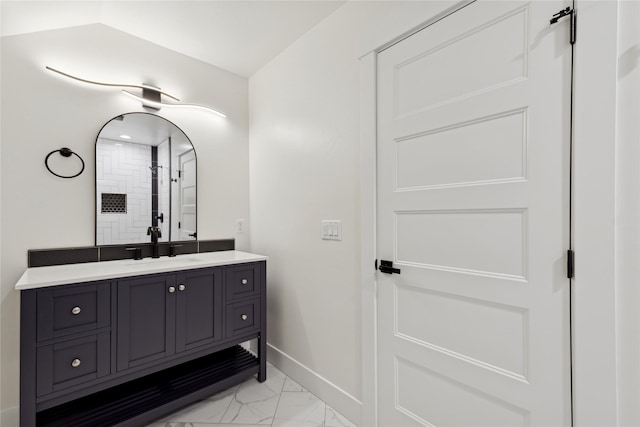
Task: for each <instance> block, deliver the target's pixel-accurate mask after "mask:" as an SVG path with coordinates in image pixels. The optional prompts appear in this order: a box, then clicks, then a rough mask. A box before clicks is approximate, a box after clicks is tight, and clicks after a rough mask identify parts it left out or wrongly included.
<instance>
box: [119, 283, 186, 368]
mask: <svg viewBox="0 0 640 427" xmlns="http://www.w3.org/2000/svg"><path fill="white" fill-rule="evenodd" d="M175 285H176V279H175V276H174V275H156V276H149V277H143V278H138V279H130V280H123V281H119V282H118V335H117V336H118V347H117V348H118V350H117V352H118V356H117V362H118V370H119V371H121V370H123V369H127V368H131V367H134V366H138V365H142V364H144V363H148V362H151V361H154V360H158V359H162V358H163V357H166V356H168V355H171V354H174V353H175V335H176V331H175V312H176V308H175V306H176V303H175V296H174V293H172V292H170V291H169V288H170V287H173V288H174V289H175Z"/></svg>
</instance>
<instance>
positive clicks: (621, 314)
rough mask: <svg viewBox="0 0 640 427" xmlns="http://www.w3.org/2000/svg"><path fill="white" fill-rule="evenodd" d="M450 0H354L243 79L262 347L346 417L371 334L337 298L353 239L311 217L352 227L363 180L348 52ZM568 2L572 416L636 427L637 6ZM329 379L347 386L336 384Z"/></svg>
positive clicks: (359, 396)
mask: <svg viewBox="0 0 640 427" xmlns="http://www.w3.org/2000/svg"><path fill="white" fill-rule="evenodd" d="M452 4H453V2H448V3H446V5H445V6H443V5H442V3H436V2H384V1H382V2H351V3H349V4H347V5H346V6H344V7H342V8H341V9H339V10H338V11H337V12H335V13H334V14H333V15H331V16H330V17H329V18H327V19H326V20H325V21H323V22H322V23H320V24H319V25H318V26H317V27H315V28H314V29H313V30H312V31H310V32H309V33H307V34H306V35H305V36H304V37H302V38H301V39H300V40H298V41H297V42H296V43H295V44H294V45H292V46H291V47H290V48H289V49H287V50H286V51H285V52H284V53H283V54H281V55H280V56H278V57H277V58H276V59H275V60H273V61H272V62H271V63H270V64H268V65H267V66H265V67H264V68H263V69H261V70H260V71H259V72H258V73H256V74H255V75H254V76H253V77H252V78H251V79H250V85H249V87H250V108H251V209H252V212H253V216H252V230H253V234H252V248H253V249H254V250H255V251H258V252H265V253H267V254H269V255H270V256H271V261H270V266H269V292H270V301H269V303H270V304H271V307H272V308H273V310H270V315H269V320H270V322H271V323H270V325H269V331H270V343H271V344H272V345H273V346H274V347H275V348H272V352H271V354H272V355H274V356H276V359H277V361H278V362H279V363H281V364H282V365H284V366H286V367H288V368H289V369H291V370H292V371H295V372H296V374H297V375H299V376H300V377H303V379H304V380H309V378H311V379H312V380H309V381H310V382H309V383H306V382H305V381H303V384H305V385H310V388H311V389H312V391H315V390H314V388H315V389H316V390H319V392H320V393H325V396H321V397H323V398H325V399H327V401H328V402H329V403H332V402H335V404H336V405H344V406H343V407H338V408H337V409H338V410H342V411H343V412H344V413H345V414H346V415H348V416H352V415H353V411H352V406H351V405H350V404H356V405H357V404H359V400H363V395H365V396H364V399H369V400H370V397H371V395H370V392H369V390H362V389H361V388H360V387H359V386H358V383H359V382H360V381H361V380H362V378H361V376H360V372H359V368H360V362H361V361H362V360H363V351H371V350H372V348H371V346H370V347H369V348H364V349H363V348H362V347H361V346H360V345H359V344H358V340H359V339H360V336H359V335H358V334H359V333H363V332H367V331H359V330H358V327H357V325H356V324H355V323H354V322H357V319H356V318H355V317H354V316H352V314H353V313H352V310H358V311H360V310H364V308H363V307H359V304H358V302H357V301H355V304H354V305H353V306H348V307H347V306H344V305H343V302H344V301H349V302H352V301H354V298H357V297H356V296H354V295H355V294H356V293H358V292H359V288H358V282H357V281H354V278H356V279H357V277H358V271H357V265H356V261H355V258H354V257H353V256H352V255H353V253H354V252H356V253H357V252H359V250H360V249H359V247H358V242H354V241H352V240H350V239H348V238H347V239H345V240H343V241H342V242H339V243H337V244H336V243H335V242H322V241H321V240H319V222H320V219H322V218H329V217H332V219H333V218H338V219H342V220H343V222H344V225H343V227H344V230H345V231H346V232H347V233H354V234H355V232H356V231H355V229H354V228H355V227H358V226H359V224H358V222H359V219H358V217H357V216H356V218H355V219H353V218H352V217H351V215H353V210H354V209H358V206H354V203H355V201H356V200H358V199H359V197H360V196H361V195H360V194H359V191H358V190H357V189H354V188H353V186H352V183H353V180H358V179H359V174H358V173H357V171H356V170H355V169H354V168H355V167H356V166H357V165H358V159H357V158H356V157H354V154H353V151H352V149H353V146H354V145H355V144H356V142H355V138H357V136H356V132H357V130H358V124H357V113H356V112H357V111H358V106H357V105H356V104H355V103H354V97H358V96H359V95H360V94H359V93H358V85H360V84H362V85H364V86H365V87H366V86H368V85H371V84H372V82H371V81H359V80H358V77H357V76H354V74H353V73H354V68H355V67H356V66H357V64H355V63H354V61H353V59H354V57H359V56H363V55H364V54H366V53H367V52H368V51H370V50H372V49H376V48H378V47H380V46H381V45H383V44H385V43H386V42H388V41H389V40H391V39H393V38H394V37H396V36H398V35H400V34H401V33H404V32H410V29H411V28H412V27H415V26H417V25H419V24H421V23H422V22H425V21H428V20H429V19H430V18H431V17H433V16H434V15H436V14H437V13H439V12H441V11H442V10H443V9H444V8H446V7H449V6H451V5H452ZM577 7H578V17H579V18H578V19H579V22H578V44H577V45H576V57H575V58H576V67H577V68H576V101H577V106H576V129H575V142H574V144H575V145H574V148H575V153H574V161H575V170H574V186H575V187H574V190H575V191H574V200H573V204H574V225H573V232H574V242H573V245H574V249H575V250H576V270H577V272H576V278H575V280H574V281H573V307H574V314H573V320H574V325H573V328H574V337H573V339H574V402H575V415H576V416H575V422H576V425H581V426H582V425H584V426H586V425H594V426H595V425H599V426H603V425H616V424H618V425H638V424H640V415H639V409H638V405H637V402H638V401H640V374H639V364H638V360H639V357H638V356H639V353H640V349H639V348H638V347H639V346H638V341H639V340H638V336H640V330H639V329H640V323H639V315H638V305H639V302H640V301H639V299H640V295H639V293H640V292H639V291H638V287H637V283H638V279H639V278H640V268H639V267H638V262H637V259H638V255H640V226H638V218H639V217H640V215H639V214H640V173H638V171H637V165H638V160H640V149H639V148H638V135H639V133H640V132H639V129H638V126H639V125H638V103H639V96H640V90H639V89H638V84H639V80H640V79H639V78H638V73H639V71H638V64H639V59H638V58H639V56H640V54H639V53H638V52H639V51H640V38H639V35H638V28H637V22H639V15H638V13H639V12H638V8H639V7H640V6H639V4H638V3H637V2H632V1H621V2H616V1H586V0H585V1H580V0H579V1H578V2H577ZM421 8H422V9H421ZM354 50H355V53H354ZM362 113H363V114H364V116H367V115H370V114H371V112H370V111H364V112H362ZM365 136H366V135H365ZM369 154H370V153H364V154H363V155H364V156H365V158H366V156H367V155H369ZM360 167H363V166H362V165H360ZM365 178H366V174H365ZM365 196H366V197H365V199H364V200H370V198H368V197H369V196H368V195H365ZM364 225H365V226H368V225H367V224H364ZM330 245H331V246H330ZM363 258H364V260H363V265H365V266H366V257H365V256H363ZM337 268H339V269H340V270H339V271H340V273H339V274H338V273H337V272H336V269H337ZM365 271H366V270H365ZM328 304H329V306H330V311H329V310H327V305H328ZM367 310H369V308H367ZM372 312H373V311H371V313H372ZM366 327H368V325H365V328H366ZM365 335H366V334H365ZM367 342H368V343H369V344H373V340H372V339H369V341H366V340H365V345H366V343H367ZM332 350H334V351H338V352H340V353H341V357H340V358H336V357H335V355H334V354H333V353H332ZM314 376H315V377H314ZM314 378H315V382H314V381H313V379H314ZM327 383H328V385H327ZM321 384H324V386H322V385H321ZM368 384H369V385H372V384H373V383H372V382H369V383H368ZM332 386H334V390H333V392H331V391H330V390H331V387H332ZM341 393H342V395H343V399H340V398H339V397H335V396H336V395H339V394H341ZM345 395H346V397H349V396H350V397H351V398H352V399H351V402H349V399H347V398H344V397H345ZM331 399H334V400H333V401H332V400H331ZM356 417H357V415H356V416H352V419H355V418H356ZM370 419H371V418H368V417H366V416H365V421H367V420H370Z"/></svg>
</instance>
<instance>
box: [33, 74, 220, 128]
mask: <svg viewBox="0 0 640 427" xmlns="http://www.w3.org/2000/svg"><path fill="white" fill-rule="evenodd" d="M45 68H46V69H47V70H49V71H53V72H54V73H57V74H60V75H62V76H65V77H68V78H70V79H73V80H77V81H79V82H82V83H89V84H93V85H98V86H110V87H126V88H136V89H142V94H143V96H138V95H136V94H134V93H131V92H129V91H127V90H124V89H123V90H122V93H124V94H125V95H127V96H130V97H131V98H134V99H136V100H138V101H140V102H142V105H143V106H145V107H150V108H154V109H156V110H160V109H161V108H163V107H168V108H197V109H199V110H205V111H209V112H211V113H214V114H217V115H218V116H220V117H227V115H226V114H224V113H221V112H220V111H217V110H214V109H213V108H209V107H205V106H204V105H197V104H166V103H164V102H161V95H164V96H167V97H169V98H171V99H173V100H175V101H180V99H179V98H177V97H175V96H173V95H171V94H169V93H167V92H164V91H162V90H160V89H159V88H157V87H153V86H149V85H145V84H142V85H130V84H120V83H104V82H96V81H93V80H87V79H83V78H80V77H76V76H72V75H71V74H67V73H65V72H63V71H60V70H56V69H55V68H53V67H49V66H48V65H47V66H45ZM145 95H146V96H145ZM149 97H151V98H153V99H150V98H149Z"/></svg>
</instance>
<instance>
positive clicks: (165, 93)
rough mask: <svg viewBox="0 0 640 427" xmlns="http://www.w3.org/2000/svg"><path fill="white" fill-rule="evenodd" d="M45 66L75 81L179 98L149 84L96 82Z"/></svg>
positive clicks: (177, 99)
mask: <svg viewBox="0 0 640 427" xmlns="http://www.w3.org/2000/svg"><path fill="white" fill-rule="evenodd" d="M45 68H46V69H47V70H49V71H53V72H54V73H58V74H60V75H62V76H65V77H69V78H70V79H74V80H77V81H79V82H82V83H89V84H92V85H98V86H111V87H132V88H136V89H142V91H143V93H144V91H145V90H147V91H150V92H157V93H158V94H160V95H164V96H168V97H169V98H171V99H174V100H176V101H180V99H179V98H177V97H175V96H173V95H171V94H169V93H167V92H164V91H162V90H160V89H159V88H157V87H153V86H149V85H144V84H143V85H130V84H121V83H103V82H96V81H93V80H87V79H83V78H80V77H76V76H72V75H71V74H67V73H65V72H63V71H60V70H56V69H55V68H53V67H49V66H48V65H47V66H45Z"/></svg>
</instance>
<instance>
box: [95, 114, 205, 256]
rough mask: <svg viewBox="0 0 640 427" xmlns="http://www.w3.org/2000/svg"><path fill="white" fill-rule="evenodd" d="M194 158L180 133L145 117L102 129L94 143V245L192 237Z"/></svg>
mask: <svg viewBox="0 0 640 427" xmlns="http://www.w3.org/2000/svg"><path fill="white" fill-rule="evenodd" d="M196 201H197V191H196V153H195V150H194V148H193V145H192V144H191V141H189V138H188V137H187V135H185V133H184V132H182V130H180V128H178V127H177V126H176V125H174V124H173V123H171V122H170V121H168V120H166V119H163V118H162V117H159V116H156V115H154V114H149V113H129V114H123V115H121V116H118V117H115V118H114V119H112V120H110V121H109V122H108V123H107V124H105V125H104V126H103V127H102V129H101V130H100V133H99V134H98V138H97V140H96V245H119V244H132V243H145V242H150V241H151V237H150V234H149V232H150V230H149V228H150V227H151V228H152V229H153V231H154V232H158V231H159V232H158V233H157V234H159V236H158V241H160V242H168V241H178V240H194V239H196V238H197V227H196V226H197V218H196V212H197V206H196Z"/></svg>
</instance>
